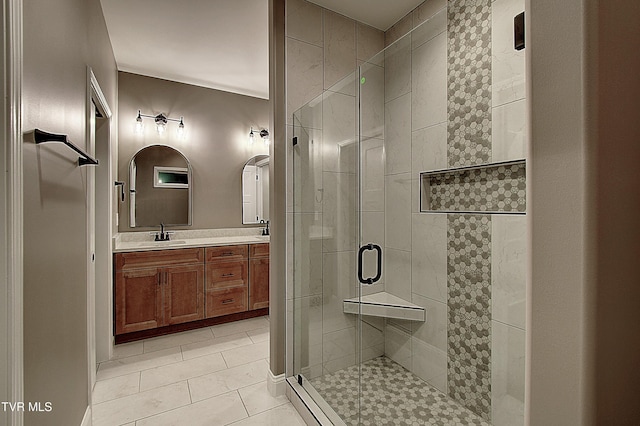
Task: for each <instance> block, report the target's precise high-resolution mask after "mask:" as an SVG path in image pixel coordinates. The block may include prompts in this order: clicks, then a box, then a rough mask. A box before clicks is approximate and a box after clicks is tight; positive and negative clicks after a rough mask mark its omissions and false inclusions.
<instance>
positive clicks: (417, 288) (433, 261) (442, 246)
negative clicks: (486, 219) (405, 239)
mask: <svg viewBox="0 0 640 426" xmlns="http://www.w3.org/2000/svg"><path fill="white" fill-rule="evenodd" d="M412 234H413V238H412V244H411V246H412V252H411V254H412V261H411V281H412V282H411V287H412V291H413V292H414V293H416V294H418V295H420V296H424V297H428V298H430V299H433V300H437V301H439V302H443V303H446V302H447V215H446V214H437V213H428V214H425V213H415V214H413V220H412ZM427 315H428V314H427Z"/></svg>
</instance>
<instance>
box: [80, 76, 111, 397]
mask: <svg viewBox="0 0 640 426" xmlns="http://www.w3.org/2000/svg"><path fill="white" fill-rule="evenodd" d="M94 104H95V108H94V106H93V105H94ZM95 109H98V111H99V112H100V113H101V114H102V115H103V116H104V117H105V118H106V119H107V120H109V125H111V117H112V115H113V114H112V112H111V108H109V104H108V103H107V99H106V97H105V96H104V93H103V91H102V89H101V88H100V84H99V83H98V79H97V78H96V76H95V74H94V73H93V70H92V69H91V67H89V66H88V67H87V101H86V113H87V117H86V123H87V130H86V132H87V141H88V144H87V149H88V151H89V154H90V155H92V156H95ZM111 135H112V134H111V131H109V152H111ZM98 167H107V169H108V170H111V161H107V162H106V164H105V163H104V162H103V163H101V164H99V165H98ZM89 173H91V174H92V176H93V177H92V178H91V179H88V180H87V182H90V183H91V184H90V185H88V188H89V191H90V192H91V193H90V194H88V197H87V203H91V202H93V208H92V209H91V208H88V209H87V211H88V212H89V214H91V215H93V217H94V218H93V220H91V221H89V220H88V223H91V222H93V224H94V226H93V229H88V230H87V235H88V241H90V240H91V238H93V241H94V247H93V249H94V253H97V252H98V250H96V248H95V240H96V238H95V233H96V229H99V230H100V231H98V232H104V230H107V232H108V233H109V234H111V221H109V223H100V224H98V223H96V222H95V197H96V186H97V184H98V183H97V182H96V179H95V169H92V170H90V171H89ZM109 176H111V174H110V173H109ZM92 200H93V201H92ZM110 211H111V210H110ZM89 248H90V246H89ZM87 254H88V256H87V283H88V286H87V287H88V288H87V356H88V357H89V360H88V361H89V362H88V366H89V389H88V393H89V401H90V402H91V394H92V391H93V387H94V385H95V382H96V367H97V365H96V338H104V336H96V309H95V308H96V288H95V283H96V280H95V262H93V264H92V259H91V253H87ZM99 260H100V261H104V260H105V259H97V258H96V259H95V261H96V262H97V261H99ZM108 261H110V259H109V260H108ZM91 275H93V276H91ZM105 303H108V302H107V301H105Z"/></svg>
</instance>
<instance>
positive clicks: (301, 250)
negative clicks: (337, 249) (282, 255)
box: [293, 213, 323, 298]
mask: <svg viewBox="0 0 640 426" xmlns="http://www.w3.org/2000/svg"><path fill="white" fill-rule="evenodd" d="M322 217H323V215H322V214H320V213H294V218H293V220H294V227H295V229H296V235H295V241H293V250H294V258H295V260H296V267H295V268H294V271H293V273H294V282H295V283H296V288H295V290H294V292H295V297H296V298H299V297H304V296H309V295H312V294H322V285H323V282H322Z"/></svg>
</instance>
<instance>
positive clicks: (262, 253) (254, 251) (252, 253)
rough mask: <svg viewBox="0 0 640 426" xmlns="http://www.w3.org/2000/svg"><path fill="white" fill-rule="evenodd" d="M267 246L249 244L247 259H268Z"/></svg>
mask: <svg viewBox="0 0 640 426" xmlns="http://www.w3.org/2000/svg"><path fill="white" fill-rule="evenodd" d="M268 256H269V244H251V245H250V246H249V257H268Z"/></svg>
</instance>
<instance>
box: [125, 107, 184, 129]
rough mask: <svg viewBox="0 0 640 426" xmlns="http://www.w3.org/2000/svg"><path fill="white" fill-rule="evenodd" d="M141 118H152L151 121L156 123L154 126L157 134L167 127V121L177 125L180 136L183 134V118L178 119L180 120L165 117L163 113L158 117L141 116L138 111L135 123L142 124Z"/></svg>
mask: <svg viewBox="0 0 640 426" xmlns="http://www.w3.org/2000/svg"><path fill="white" fill-rule="evenodd" d="M143 118H152V119H153V121H154V122H155V123H156V126H157V128H158V132H159V133H160V132H161V130H162V131H164V127H165V126H166V125H167V123H168V122H169V121H174V122H176V123H179V124H178V133H179V134H182V133H184V117H180V118H171V117H167V116H166V115H164V113H160V114H158V115H149V114H142V112H141V111H140V110H138V116H137V117H136V122H137V123H138V124H139V125H141V124H142V119H143Z"/></svg>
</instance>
